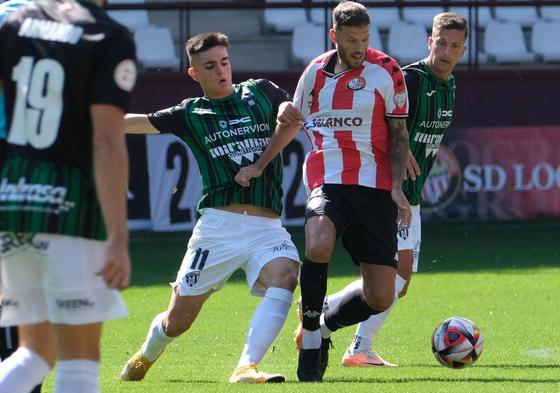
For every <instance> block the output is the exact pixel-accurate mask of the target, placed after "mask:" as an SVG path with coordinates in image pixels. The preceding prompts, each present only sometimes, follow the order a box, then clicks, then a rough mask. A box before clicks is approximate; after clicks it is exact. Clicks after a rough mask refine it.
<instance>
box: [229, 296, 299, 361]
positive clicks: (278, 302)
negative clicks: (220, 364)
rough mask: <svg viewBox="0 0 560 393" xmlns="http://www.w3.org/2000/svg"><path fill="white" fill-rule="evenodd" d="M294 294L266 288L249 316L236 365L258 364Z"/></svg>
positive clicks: (278, 331) (276, 334)
mask: <svg viewBox="0 0 560 393" xmlns="http://www.w3.org/2000/svg"><path fill="white" fill-rule="evenodd" d="M293 298H294V294H293V293H292V292H290V291H288V290H287V289H283V288H268V289H267V290H266V293H265V294H264V298H263V299H262V300H261V302H260V303H259V305H258V307H257V309H256V310H255V312H254V314H253V318H251V322H250V324H249V330H248V332H247V337H246V339H245V347H244V348H243V353H242V354H241V357H240V358H239V363H237V367H241V366H246V365H248V364H251V363H254V364H258V363H259V362H260V361H261V359H262V358H263V356H264V354H265V353H266V351H267V350H268V348H269V347H270V345H272V342H273V341H274V339H276V337H277V336H278V333H280V330H281V329H282V326H284V322H286V317H287V316H288V310H289V309H290V306H291V305H292V300H293Z"/></svg>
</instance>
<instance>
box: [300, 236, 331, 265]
mask: <svg viewBox="0 0 560 393" xmlns="http://www.w3.org/2000/svg"><path fill="white" fill-rule="evenodd" d="M331 254H332V245H331V244H329V242H326V241H323V240H322V239H309V240H306V245H305V257H306V258H307V259H309V260H311V261H313V262H328V261H329V260H330V259H331Z"/></svg>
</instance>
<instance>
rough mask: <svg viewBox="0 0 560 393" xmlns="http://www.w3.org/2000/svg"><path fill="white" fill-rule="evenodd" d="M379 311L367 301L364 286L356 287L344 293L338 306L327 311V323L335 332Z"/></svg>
mask: <svg viewBox="0 0 560 393" xmlns="http://www.w3.org/2000/svg"><path fill="white" fill-rule="evenodd" d="M378 313H379V311H375V310H372V309H371V308H370V307H369V306H368V304H367V303H366V301H365V299H364V297H363V296H362V288H356V289H355V290H354V291H352V292H350V293H347V294H346V295H344V297H343V298H342V299H341V300H340V303H339V304H338V305H337V306H336V307H333V308H331V309H329V311H327V312H326V313H325V325H326V326H327V328H329V330H330V331H331V332H335V331H337V330H338V329H340V328H343V327H346V326H350V325H355V324H357V323H360V322H362V321H365V320H366V319H368V318H369V317H370V316H372V315H374V314H378Z"/></svg>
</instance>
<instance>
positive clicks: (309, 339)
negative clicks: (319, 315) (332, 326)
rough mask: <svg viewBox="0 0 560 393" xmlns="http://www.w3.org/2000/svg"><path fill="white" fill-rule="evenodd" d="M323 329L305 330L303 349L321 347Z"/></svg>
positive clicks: (302, 341) (302, 342)
mask: <svg viewBox="0 0 560 393" xmlns="http://www.w3.org/2000/svg"><path fill="white" fill-rule="evenodd" d="M320 330H321V329H317V330H307V329H303V339H302V340H301V348H302V349H317V348H319V347H320V346H321V331H320Z"/></svg>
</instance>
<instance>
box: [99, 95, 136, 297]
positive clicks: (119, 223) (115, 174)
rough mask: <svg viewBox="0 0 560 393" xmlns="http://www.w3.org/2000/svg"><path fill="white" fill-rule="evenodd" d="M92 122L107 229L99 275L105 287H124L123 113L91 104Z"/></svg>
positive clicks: (127, 265)
mask: <svg viewBox="0 0 560 393" xmlns="http://www.w3.org/2000/svg"><path fill="white" fill-rule="evenodd" d="M91 117H92V125H93V165H94V174H95V185H96V188H97V195H98V197H99V203H100V205H101V211H102V213H103V219H104V220H105V226H106V228H107V250H106V252H105V258H106V260H105V264H104V265H103V267H102V268H101V270H100V271H99V272H97V274H98V275H100V276H101V277H102V278H103V280H104V281H105V283H106V284H107V286H108V287H110V288H114V289H124V288H127V287H128V285H129V283H130V257H129V255H128V227H127V215H126V214H127V213H126V191H127V182H128V154H127V150H126V145H125V140H124V133H123V131H122V130H123V123H124V121H123V117H124V112H123V111H122V110H121V109H119V108H117V107H116V106H113V105H105V104H97V105H92V106H91Z"/></svg>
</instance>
